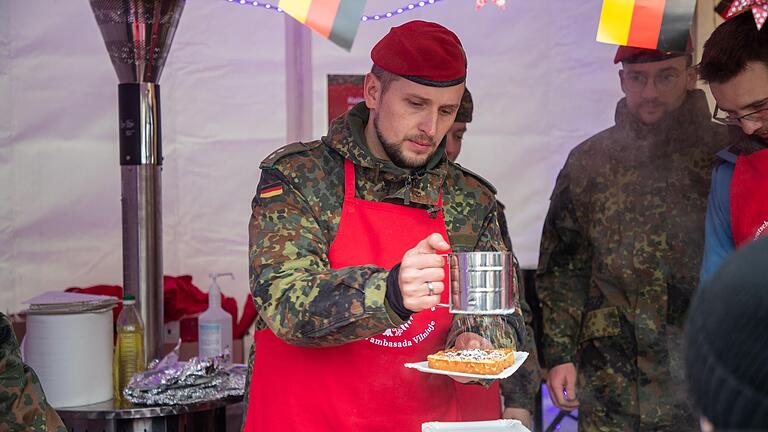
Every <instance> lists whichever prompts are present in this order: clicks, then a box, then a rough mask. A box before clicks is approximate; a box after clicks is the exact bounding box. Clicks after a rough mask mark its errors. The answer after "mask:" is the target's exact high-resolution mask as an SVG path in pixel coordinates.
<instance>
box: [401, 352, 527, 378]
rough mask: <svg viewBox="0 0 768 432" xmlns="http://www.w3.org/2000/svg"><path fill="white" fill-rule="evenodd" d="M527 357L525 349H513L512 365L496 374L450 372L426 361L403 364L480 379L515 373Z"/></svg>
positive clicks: (427, 370)
mask: <svg viewBox="0 0 768 432" xmlns="http://www.w3.org/2000/svg"><path fill="white" fill-rule="evenodd" d="M527 358H528V353H527V352H525V351H515V362H514V363H513V364H512V366H510V367H508V368H506V369H504V370H503V371H501V373H499V374H497V375H480V374H470V373H463V372H452V371H446V370H441V369H432V368H430V367H429V366H428V362H426V361H423V362H418V363H406V364H404V365H403V366H405V367H407V368H411V369H416V370H417V371H420V372H425V373H433V374H438V375H450V376H455V377H464V378H480V379H491V380H494V379H502V378H506V377H508V376H510V375H512V374H513V373H515V371H516V370H518V369H520V366H522V365H523V362H525V359H527Z"/></svg>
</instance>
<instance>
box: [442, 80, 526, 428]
mask: <svg viewBox="0 0 768 432" xmlns="http://www.w3.org/2000/svg"><path fill="white" fill-rule="evenodd" d="M473 112H474V103H473V101H472V93H470V92H469V90H468V89H466V88H465V89H464V95H463V96H462V97H461V105H460V106H459V110H458V111H457V112H456V120H455V121H454V123H453V126H451V128H450V129H449V130H448V133H447V134H446V136H445V152H446V154H447V156H448V160H450V161H451V162H456V159H457V158H458V157H459V154H461V149H462V141H463V139H464V134H465V133H466V131H467V123H471V122H472V114H473ZM496 216H497V218H498V222H499V228H500V229H501V236H502V238H503V239H504V245H505V246H506V248H507V250H510V251H511V250H512V239H511V238H510V237H509V230H508V228H507V218H506V216H505V215H504V205H503V204H502V203H501V202H500V201H497V202H496ZM518 267H519V266H518ZM518 280H520V281H522V280H523V278H522V277H521V276H520V277H518ZM520 294H522V295H521V296H520V306H521V309H522V312H523V317H524V318H525V328H526V336H527V337H526V340H525V343H524V344H523V346H522V351H525V352H528V353H529V356H528V360H526V361H525V363H523V365H522V366H521V367H520V369H519V370H518V371H517V372H515V374H514V375H512V376H510V377H509V378H506V379H504V380H502V381H501V391H502V394H503V395H504V412H503V415H502V417H503V418H507V419H517V420H520V421H521V422H522V423H523V424H524V425H525V426H526V427H528V428H529V429H530V428H532V426H533V421H532V417H531V413H533V412H534V408H535V407H534V403H535V400H536V393H538V391H539V388H540V387H541V368H540V367H539V358H538V355H537V350H536V343H535V339H534V333H533V326H532V324H533V314H532V313H531V308H530V307H529V306H528V303H527V302H526V301H525V296H524V294H525V292H524V290H520ZM460 391H461V389H460V388H457V392H460ZM465 391H468V393H469V396H468V397H472V396H475V395H474V393H473V392H472V391H471V390H465ZM461 396H462V395H461V394H460V395H459V397H461Z"/></svg>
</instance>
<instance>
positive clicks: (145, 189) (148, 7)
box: [90, 0, 185, 360]
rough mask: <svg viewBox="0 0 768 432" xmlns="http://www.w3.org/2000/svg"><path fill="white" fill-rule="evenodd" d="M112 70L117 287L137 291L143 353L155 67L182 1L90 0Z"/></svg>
mask: <svg viewBox="0 0 768 432" xmlns="http://www.w3.org/2000/svg"><path fill="white" fill-rule="evenodd" d="M90 3H91V9H93V14H94V16H95V17H96V22H97V24H98V25H99V29H100V30H101V36H102V37H103V38H104V44H105V45H106V47H107V52H108V53H109V58H110V60H111V61H112V65H113V66H114V67H115V72H117V78H118V81H119V84H118V107H119V108H118V111H119V134H120V139H119V142H120V179H121V203H122V226H123V227H122V231H123V289H124V290H125V292H126V293H128V294H133V295H135V296H136V299H137V303H138V305H139V311H140V314H141V318H142V320H143V321H144V326H145V330H144V348H145V350H144V352H145V355H146V356H147V360H151V359H154V358H159V357H161V356H162V354H163V250H162V247H163V234H162V227H163V223H162V193H161V192H162V185H161V171H162V164H163V153H162V145H161V142H162V140H161V129H160V86H159V85H158V81H159V80H160V74H161V73H162V71H163V66H164V65H165V60H166V58H167V57H168V52H169V51H170V49H171V42H172V41H173V35H174V34H175V33H176V27H177V26H178V24H179V18H180V17H181V12H182V10H183V9H184V4H185V0H90Z"/></svg>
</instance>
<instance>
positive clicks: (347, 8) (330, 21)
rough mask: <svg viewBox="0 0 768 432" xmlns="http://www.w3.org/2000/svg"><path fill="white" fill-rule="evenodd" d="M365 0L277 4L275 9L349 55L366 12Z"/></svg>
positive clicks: (305, 0)
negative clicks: (278, 9)
mask: <svg viewBox="0 0 768 432" xmlns="http://www.w3.org/2000/svg"><path fill="white" fill-rule="evenodd" d="M365 2H366V0H280V3H278V5H277V6H278V7H279V8H280V9H282V10H284V11H285V13H287V14H288V15H290V16H291V17H293V19H295V20H296V21H298V22H300V23H302V24H304V25H305V26H307V27H309V28H311V29H312V30H314V31H316V32H317V33H319V34H320V36H322V37H324V38H326V39H330V40H331V42H333V43H335V44H336V45H338V46H340V47H342V48H344V49H345V50H347V51H349V50H350V49H352V42H354V40H355V35H356V34H357V27H358V26H359V25H360V18H361V16H362V14H363V10H365Z"/></svg>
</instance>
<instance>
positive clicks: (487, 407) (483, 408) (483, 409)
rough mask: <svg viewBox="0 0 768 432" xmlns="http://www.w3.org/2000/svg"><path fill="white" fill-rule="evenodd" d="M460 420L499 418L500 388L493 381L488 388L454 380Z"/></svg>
mask: <svg viewBox="0 0 768 432" xmlns="http://www.w3.org/2000/svg"><path fill="white" fill-rule="evenodd" d="M454 386H455V387H456V401H457V404H458V406H459V417H460V418H461V421H480V420H498V419H500V418H501V389H500V388H499V382H498V381H494V382H493V384H491V386H490V387H488V388H483V387H481V386H479V385H467V384H461V383H458V382H454Z"/></svg>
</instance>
